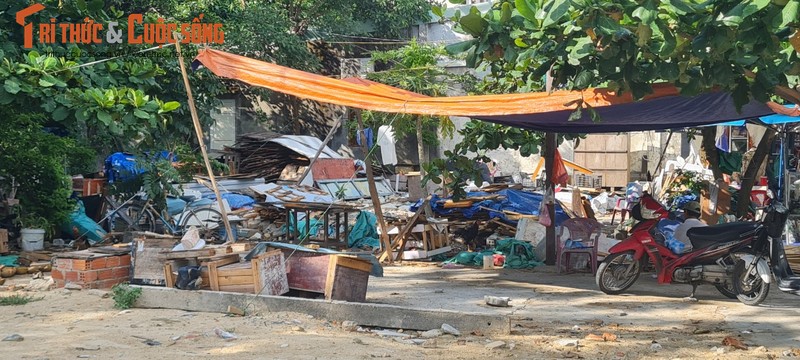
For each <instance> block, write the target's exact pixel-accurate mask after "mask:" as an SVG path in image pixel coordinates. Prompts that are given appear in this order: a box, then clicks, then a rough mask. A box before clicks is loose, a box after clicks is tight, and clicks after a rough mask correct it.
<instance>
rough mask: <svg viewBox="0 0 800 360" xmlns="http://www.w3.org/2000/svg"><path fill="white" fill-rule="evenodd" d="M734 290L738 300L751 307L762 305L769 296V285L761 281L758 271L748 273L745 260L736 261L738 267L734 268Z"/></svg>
mask: <svg viewBox="0 0 800 360" xmlns="http://www.w3.org/2000/svg"><path fill="white" fill-rule="evenodd" d="M770 275H771V274H770ZM733 288H734V290H736V294H737V295H736V298H737V299H738V300H739V301H741V302H742V303H743V304H745V305H750V306H756V305H759V304H761V303H762V302H764V300H765V299H766V298H767V294H769V283H767V282H764V280H763V279H761V274H759V273H758V269H753V271H751V272H748V271H747V265H746V264H745V262H744V260H738V261H736V266H734V267H733Z"/></svg>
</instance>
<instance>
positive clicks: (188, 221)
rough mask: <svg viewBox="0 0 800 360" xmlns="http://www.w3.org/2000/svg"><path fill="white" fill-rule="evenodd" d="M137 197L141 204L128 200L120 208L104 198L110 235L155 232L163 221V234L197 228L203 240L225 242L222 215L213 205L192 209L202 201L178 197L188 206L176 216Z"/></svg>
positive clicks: (148, 200)
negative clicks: (108, 209)
mask: <svg viewBox="0 0 800 360" xmlns="http://www.w3.org/2000/svg"><path fill="white" fill-rule="evenodd" d="M137 198H138V199H139V200H138V201H136V200H134V201H126V202H125V203H123V204H121V205H119V204H118V203H116V202H115V201H114V199H112V198H110V197H106V198H105V201H106V202H107V203H108V205H109V206H110V208H111V209H112V210H111V211H110V212H109V213H108V215H107V216H106V218H107V225H108V230H109V231H110V232H126V231H149V232H156V230H157V228H158V225H159V221H160V224H161V225H162V226H163V230H165V231H164V232H166V233H168V234H170V235H176V236H181V235H183V234H185V233H186V231H188V230H189V229H190V228H192V227H195V228H197V229H198V230H199V232H200V238H202V239H205V240H206V241H207V242H209V243H211V242H214V241H217V240H221V239H222V234H221V233H220V229H221V226H220V225H221V224H222V214H221V213H220V212H219V211H217V210H216V209H214V208H212V207H210V206H200V207H198V206H192V204H193V203H195V202H196V201H197V200H199V199H196V198H195V197H193V196H180V197H179V198H180V199H181V200H183V201H185V202H186V204H185V205H184V206H183V209H182V210H181V212H180V213H179V214H178V215H176V216H174V217H173V216H171V215H170V214H169V213H168V212H167V211H166V210H164V211H158V210H157V209H156V208H155V207H154V206H153V204H152V201H151V200H150V199H147V200H144V201H143V202H142V196H141V194H138V196H137Z"/></svg>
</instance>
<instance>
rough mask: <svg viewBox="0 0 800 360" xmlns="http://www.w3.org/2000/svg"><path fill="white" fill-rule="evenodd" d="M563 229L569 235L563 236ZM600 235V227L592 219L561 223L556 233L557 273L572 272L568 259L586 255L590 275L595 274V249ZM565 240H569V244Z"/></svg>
mask: <svg viewBox="0 0 800 360" xmlns="http://www.w3.org/2000/svg"><path fill="white" fill-rule="evenodd" d="M565 229H566V230H567V231H568V232H569V235H567V234H565V231H564V230H565ZM601 233H602V226H601V225H600V223H599V222H597V220H594V219H586V218H574V219H568V220H566V221H564V222H563V223H561V226H559V227H558V231H557V233H556V268H557V269H558V272H559V273H561V272H565V273H571V272H574V270H573V269H571V268H570V258H571V257H572V255H573V254H586V255H587V256H589V264H590V266H591V270H592V274H594V273H596V272H597V248H598V245H599V243H600V234H601ZM567 240H570V243H569V244H568V243H567ZM575 245H578V246H580V247H577V246H575ZM564 261H566V262H564ZM562 265H563V266H562ZM562 268H563V269H562Z"/></svg>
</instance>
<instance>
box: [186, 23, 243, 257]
mask: <svg viewBox="0 0 800 360" xmlns="http://www.w3.org/2000/svg"><path fill="white" fill-rule="evenodd" d="M175 39H176V41H175V48H176V49H177V50H178V65H180V67H181V74H182V75H183V85H184V86H185V87H186V96H187V97H188V98H189V112H191V114H192V123H194V132H195V134H196V135H197V143H198V144H199V145H200V151H201V152H202V153H203V161H204V162H205V164H206V171H207V172H208V178H209V179H210V180H211V188H212V189H213V190H214V196H216V197H217V203H218V204H219V212H220V213H221V214H222V223H223V224H224V225H225V233H226V234H227V235H228V240H227V241H226V242H225V243H226V244H228V243H232V242H234V237H233V231H232V230H231V223H230V222H229V221H228V210H226V209H225V203H224V202H223V201H222V195H220V194H219V188H217V179H216V177H214V171H212V170H211V161H209V160H208V151H207V150H206V143H205V141H204V140H203V128H202V127H201V126H200V119H199V118H198V116H197V108H195V106H194V97H193V96H192V87H191V85H190V84H189V76H188V75H187V74H186V66H185V65H184V64H183V54H182V53H181V40H182V39H181V37H180V34H178V33H175Z"/></svg>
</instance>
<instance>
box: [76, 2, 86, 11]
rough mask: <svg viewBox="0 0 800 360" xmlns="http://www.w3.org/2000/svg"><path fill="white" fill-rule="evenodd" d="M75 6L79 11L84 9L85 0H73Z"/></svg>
mask: <svg viewBox="0 0 800 360" xmlns="http://www.w3.org/2000/svg"><path fill="white" fill-rule="evenodd" d="M75 6H76V7H77V8H78V10H80V11H86V0H75Z"/></svg>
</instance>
